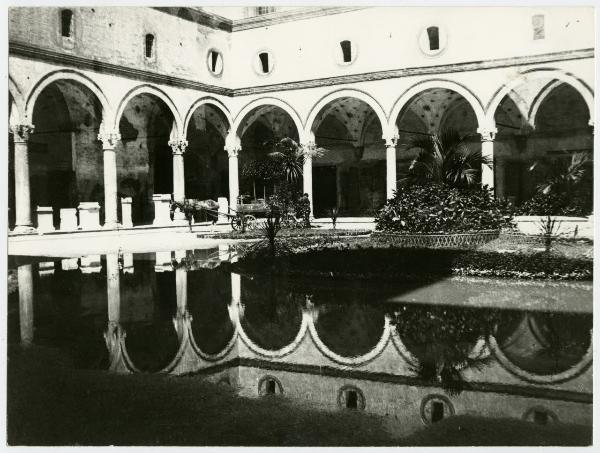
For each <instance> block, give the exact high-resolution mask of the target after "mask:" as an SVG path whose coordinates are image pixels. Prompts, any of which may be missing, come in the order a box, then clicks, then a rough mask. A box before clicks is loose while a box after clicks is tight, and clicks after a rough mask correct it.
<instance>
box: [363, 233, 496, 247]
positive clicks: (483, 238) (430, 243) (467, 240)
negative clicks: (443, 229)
mask: <svg viewBox="0 0 600 453" xmlns="http://www.w3.org/2000/svg"><path fill="white" fill-rule="evenodd" d="M499 235H500V231H499V230H482V231H477V232H472V233H439V234H429V233H424V234H403V233H385V232H379V231H376V232H374V233H373V234H372V235H371V237H372V238H374V239H378V238H381V239H384V240H385V241H387V242H390V243H392V244H394V245H395V246H400V247H425V248H465V247H475V246H478V245H482V244H485V243H487V242H489V241H492V240H494V239H497V238H498V236H499Z"/></svg>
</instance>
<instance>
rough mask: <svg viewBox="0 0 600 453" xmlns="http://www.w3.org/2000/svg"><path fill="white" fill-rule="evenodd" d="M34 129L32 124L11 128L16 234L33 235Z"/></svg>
mask: <svg viewBox="0 0 600 453" xmlns="http://www.w3.org/2000/svg"><path fill="white" fill-rule="evenodd" d="M33 129H34V127H33V126H32V125H30V124H16V125H13V126H11V130H12V132H13V141H14V144H15V211H16V212H15V215H16V219H15V229H14V231H15V232H16V233H31V232H33V231H35V230H34V228H33V226H32V223H31V195H30V191H29V149H28V142H29V136H30V134H32V133H33Z"/></svg>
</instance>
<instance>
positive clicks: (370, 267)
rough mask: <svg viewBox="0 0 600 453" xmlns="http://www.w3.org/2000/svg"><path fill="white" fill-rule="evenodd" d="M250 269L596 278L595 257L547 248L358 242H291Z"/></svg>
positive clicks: (252, 256) (254, 258) (245, 263)
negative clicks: (527, 250)
mask: <svg viewBox="0 0 600 453" xmlns="http://www.w3.org/2000/svg"><path fill="white" fill-rule="evenodd" d="M234 266H235V267H238V268H240V269H242V270H243V271H248V272H258V273H261V272H269V273H274V274H287V275H301V276H328V277H339V278H344V277H348V278H379V279H398V278H402V279H404V280H411V279H413V280H414V279H423V278H428V277H436V278H438V277H440V276H451V275H464V276H485V277H500V278H522V279H552V280H591V279H592V276H593V263H592V260H587V259H572V258H565V257H564V256H558V255H554V254H552V253H547V252H538V253H533V254H521V253H500V252H493V251H480V250H452V249H441V250H435V249H416V248H412V249H411V248H403V249H396V248H360V243H355V244H350V243H347V244H339V243H338V244H335V245H334V244H321V245H316V244H313V245H310V244H303V245H301V246H299V247H298V246H294V244H293V243H291V244H288V245H287V248H286V250H285V251H284V253H282V254H281V255H280V256H277V257H275V258H272V257H270V256H269V255H268V254H266V253H261V250H260V249H254V250H253V252H252V253H249V254H247V255H246V256H244V257H243V258H242V259H241V260H240V261H239V262H238V263H236V264H235V265H234Z"/></svg>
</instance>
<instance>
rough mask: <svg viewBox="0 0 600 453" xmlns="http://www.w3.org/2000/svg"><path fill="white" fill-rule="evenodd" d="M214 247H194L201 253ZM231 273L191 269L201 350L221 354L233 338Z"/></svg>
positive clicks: (191, 300) (194, 326) (194, 324)
mask: <svg viewBox="0 0 600 453" xmlns="http://www.w3.org/2000/svg"><path fill="white" fill-rule="evenodd" d="M208 252H212V249H205V250H196V251H194V258H196V259H200V258H201V256H199V254H204V253H206V256H207V257H208ZM230 278H231V277H230V276H229V275H228V274H227V273H225V272H215V271H211V270H208V269H198V270H194V271H190V272H188V294H190V295H193V297H190V298H189V299H188V311H189V312H190V314H191V315H192V319H193V322H192V332H193V334H194V340H195V341H196V344H197V345H198V347H199V348H200V350H201V351H202V352H204V353H206V354H218V353H220V352H222V351H223V349H224V348H225V347H226V346H227V344H228V343H229V342H230V341H231V338H232V336H233V333H234V327H233V324H232V323H231V320H230V318H229V312H228V311H227V305H228V304H229V302H230V301H231V284H230Z"/></svg>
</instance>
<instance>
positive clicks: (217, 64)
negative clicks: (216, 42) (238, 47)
mask: <svg viewBox="0 0 600 453" xmlns="http://www.w3.org/2000/svg"><path fill="white" fill-rule="evenodd" d="M206 65H207V66H208V71H209V72H210V73H211V74H213V75H215V76H220V75H221V73H222V72H223V55H222V54H221V52H219V51H218V50H216V49H211V50H209V51H208V55H207V57H206Z"/></svg>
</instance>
